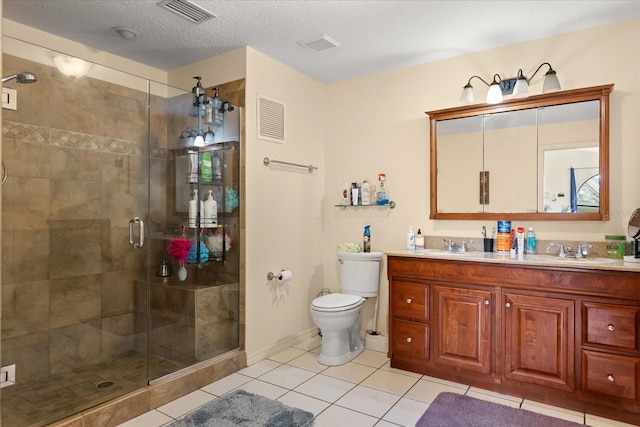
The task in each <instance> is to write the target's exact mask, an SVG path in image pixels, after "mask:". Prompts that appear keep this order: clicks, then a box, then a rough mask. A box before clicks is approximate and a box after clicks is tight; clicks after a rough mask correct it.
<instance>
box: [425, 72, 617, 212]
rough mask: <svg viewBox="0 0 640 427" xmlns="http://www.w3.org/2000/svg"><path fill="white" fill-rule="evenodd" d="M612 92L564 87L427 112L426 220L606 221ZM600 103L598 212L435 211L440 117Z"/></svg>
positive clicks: (600, 88)
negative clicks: (427, 174)
mask: <svg viewBox="0 0 640 427" xmlns="http://www.w3.org/2000/svg"><path fill="white" fill-rule="evenodd" d="M612 91H613V84H608V85H602V86H593V87H588V88H582V89H573V90H565V91H559V92H552V93H545V94H541V95H534V96H530V97H528V98H524V99H509V100H506V101H503V102H501V103H499V104H474V105H464V106H461V107H454V108H446V109H442V110H433V111H427V112H425V114H426V115H427V116H429V127H430V131H429V133H430V137H431V143H430V151H429V154H430V164H429V166H430V168H431V172H430V176H431V182H430V190H431V195H430V210H431V211H430V214H429V219H454V220H470V219H477V220H486V219H495V220H499V219H504V220H531V221H608V220H609V94H610V93H611V92H612ZM594 100H595V101H599V102H600V145H599V154H600V165H599V166H600V211H599V212H587V213H547V212H536V213H525V212H522V213H517V212H502V213H496V212H491V213H482V212H468V213H455V212H447V213H443V212H440V213H439V212H438V185H437V184H438V174H437V170H438V169H437V164H438V151H437V142H438V138H437V132H436V129H437V126H436V125H437V122H438V121H440V120H449V119H458V118H463V117H471V116H478V115H484V114H492V113H501V112H505V111H517V110H526V109H530V108H538V107H548V106H551V105H561V104H571V103H574V102H582V101H594Z"/></svg>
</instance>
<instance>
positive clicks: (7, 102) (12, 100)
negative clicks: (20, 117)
mask: <svg viewBox="0 0 640 427" xmlns="http://www.w3.org/2000/svg"><path fill="white" fill-rule="evenodd" d="M2 108H6V109H7V110H17V109H18V91H17V90H15V89H11V88H9V87H3V88H2Z"/></svg>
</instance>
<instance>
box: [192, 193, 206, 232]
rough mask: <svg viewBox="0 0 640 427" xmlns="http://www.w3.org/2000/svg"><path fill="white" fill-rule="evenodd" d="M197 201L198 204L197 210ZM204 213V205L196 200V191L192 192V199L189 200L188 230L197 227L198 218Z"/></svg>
mask: <svg viewBox="0 0 640 427" xmlns="http://www.w3.org/2000/svg"><path fill="white" fill-rule="evenodd" d="M198 201H199V202H200V206H199V210H198ZM203 211H204V203H202V200H198V190H193V199H191V200H189V228H196V227H197V226H198V218H199V217H201V216H202V214H203Z"/></svg>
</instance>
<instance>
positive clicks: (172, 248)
mask: <svg viewBox="0 0 640 427" xmlns="http://www.w3.org/2000/svg"><path fill="white" fill-rule="evenodd" d="M191 244H192V242H191V241H190V240H187V239H185V238H184V237H182V236H181V237H176V238H173V239H171V243H169V249H168V251H169V254H170V255H171V256H172V257H173V258H175V260H176V261H177V263H178V264H179V265H180V266H182V265H184V262H185V261H186V259H187V257H188V256H189V249H191Z"/></svg>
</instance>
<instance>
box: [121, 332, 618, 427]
mask: <svg viewBox="0 0 640 427" xmlns="http://www.w3.org/2000/svg"><path fill="white" fill-rule="evenodd" d="M319 352H320V339H319V338H312V339H309V340H307V341H305V342H303V343H301V344H298V345H296V346H294V347H291V348H289V349H287V350H285V351H283V352H281V353H278V354H276V355H273V356H271V357H269V358H268V359H265V360H263V361H260V362H258V363H256V364H255V365H252V366H249V367H247V368H245V369H243V370H241V371H239V372H237V373H235V374H232V375H229V376H228V377H225V378H223V379H221V380H219V381H216V382H214V383H212V384H209V385H208V386H206V387H203V388H201V389H200V390H197V391H195V392H193V393H190V394H188V395H186V396H184V397H181V398H179V399H177V400H175V401H173V402H170V403H168V404H166V405H164V406H161V407H159V408H157V409H155V410H152V411H150V412H147V413H146V414H143V415H141V416H139V417H137V418H134V419H133V420H130V421H128V422H126V423H124V424H121V425H120V427H161V426H164V425H166V424H167V423H170V422H171V421H173V420H174V419H178V418H181V417H183V416H184V415H186V414H187V413H189V412H191V411H193V410H195V409H197V408H198V407H200V406H201V405H203V404H205V403H207V402H209V401H211V400H214V399H216V398H217V397H219V396H222V395H224V394H226V393H229V392H231V391H233V390H235V389H238V388H240V389H243V390H246V391H248V392H251V393H256V394H260V395H263V396H266V397H269V398H271V399H275V400H279V401H281V402H282V403H284V404H285V405H289V406H294V407H297V408H302V409H304V410H306V411H309V412H312V413H313V414H314V415H315V416H316V422H315V427H329V426H354V427H368V426H376V427H397V426H409V427H412V426H414V425H415V423H416V421H417V420H418V418H420V416H421V415H422V413H423V412H424V411H425V410H426V409H427V408H428V407H429V403H431V402H432V401H433V399H435V397H436V396H437V395H438V393H440V392H443V391H449V392H454V393H460V394H466V395H468V396H473V397H475V398H478V399H485V400H488V401H491V402H496V403H499V404H502V405H508V406H511V407H514V408H522V409H527V410H529V411H535V412H540V413H543V414H546V415H550V416H552V417H556V418H562V419H566V420H570V421H573V422H577V423H580V424H587V425H590V426H593V427H627V426H630V424H624V423H621V422H618V421H612V420H608V419H604V418H600V417H596V416H594V415H590V414H584V413H581V412H576V411H571V410H568V409H563V408H557V407H553V406H549V405H545V404H542V403H537V402H532V401H529V400H523V399H520V398H517V397H513V396H507V395H504V394H499V393H495V392H491V391H487V390H483V389H480V388H476V387H469V386H467V385H465V384H458V383H454V382H451V381H446V380H441V379H438V378H433V377H429V376H426V375H420V374H415V373H412V372H407V371H403V370H399V369H394V368H391V367H390V365H389V359H387V355H386V353H380V352H376V351H371V350H365V351H364V352H363V353H362V354H361V355H360V356H359V357H358V358H356V359H355V360H353V361H352V362H349V363H347V364H345V365H342V366H335V367H327V366H323V365H320V364H319V363H318V362H317V355H318V353H319Z"/></svg>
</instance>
